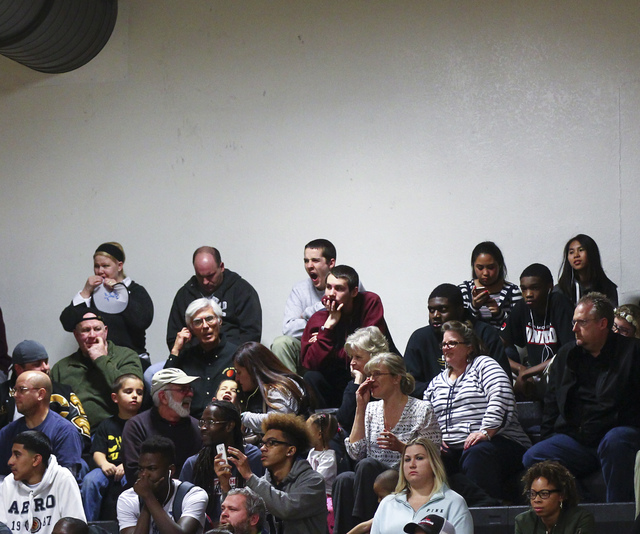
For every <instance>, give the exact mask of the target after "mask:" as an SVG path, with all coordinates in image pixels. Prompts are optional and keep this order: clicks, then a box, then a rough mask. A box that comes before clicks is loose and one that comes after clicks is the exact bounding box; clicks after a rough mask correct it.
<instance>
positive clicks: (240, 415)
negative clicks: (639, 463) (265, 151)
mask: <svg viewBox="0 0 640 534" xmlns="http://www.w3.org/2000/svg"><path fill="white" fill-rule="evenodd" d="M93 260H94V266H93V274H92V275H91V276H89V277H88V278H87V280H86V282H85V284H84V286H83V287H82V289H81V290H80V291H79V292H78V294H76V295H75V296H74V297H73V299H72V301H71V303H70V304H69V305H68V306H67V307H66V308H64V310H63V312H62V314H61V315H60V321H61V323H62V326H63V328H64V329H65V330H67V331H69V332H71V333H73V336H74V337H75V340H76V342H77V344H78V350H77V351H76V352H74V353H73V354H71V355H70V356H68V357H66V358H63V359H61V360H60V361H58V362H57V363H56V364H55V365H54V366H53V367H52V368H51V369H50V368H49V356H48V354H47V352H46V349H45V347H44V346H43V345H42V344H41V343H40V342H38V341H33V340H25V341H23V342H21V343H19V344H18V345H16V346H15V348H14V350H13V353H12V358H10V357H8V351H7V350H6V349H7V348H8V347H6V338H5V337H4V325H0V326H1V328H0V333H2V334H3V335H2V336H0V337H2V339H0V349H2V348H3V347H4V353H5V355H4V356H3V355H2V354H0V370H1V371H3V372H4V373H6V375H7V376H6V381H4V382H3V383H1V384H0V474H2V475H4V476H5V477H6V478H4V481H3V483H2V486H0V503H2V509H0V522H2V523H4V524H6V525H7V526H8V527H9V529H10V530H11V531H14V532H16V531H22V530H25V531H32V532H42V533H43V534H49V533H50V532H61V531H76V530H77V532H84V531H83V530H82V525H85V522H93V521H97V520H114V521H117V522H118V524H119V530H120V532H123V533H124V534H143V533H144V534H146V533H150V534H151V533H158V532H159V533H162V534H169V533H172V534H173V533H178V532H180V533H182V534H200V533H203V532H206V531H209V532H236V533H250V534H257V533H260V532H262V533H267V532H270V533H272V534H277V533H284V534H290V533H291V534H293V533H300V532H310V533H318V534H326V533H327V532H335V533H336V534H358V533H363V534H364V533H367V532H375V533H381V534H386V533H389V534H391V533H392V532H393V533H396V532H399V531H402V530H403V529H404V531H406V532H458V534H471V533H472V532H473V521H472V518H471V515H470V513H469V510H468V507H469V506H476V505H486V504H500V503H504V502H521V501H522V500H523V499H522V496H521V495H519V493H520V492H519V491H518V490H517V489H516V490H515V491H514V488H517V487H518V482H519V479H522V480H521V484H522V486H524V496H525V497H526V498H525V499H524V501H526V502H529V503H530V504H531V511H530V512H527V513H526V514H522V515H521V516H519V517H518V518H517V520H516V528H517V532H522V533H523V534H524V533H530V532H536V531H537V529H540V528H543V529H544V531H550V530H552V529H555V530H554V532H564V531H567V532H568V531H569V529H573V530H571V531H574V530H575V528H578V529H581V531H582V532H592V531H593V528H594V527H593V517H590V516H589V515H588V514H586V513H583V512H582V511H581V510H580V509H579V508H577V507H576V504H577V501H578V496H579V491H578V490H577V489H576V484H575V479H576V478H577V479H580V478H581V477H584V476H586V475H590V474H592V473H594V472H598V471H599V472H601V474H602V479H603V483H604V487H605V488H606V500H607V502H625V501H632V500H633V499H634V493H633V472H634V465H635V463H636V454H637V453H638V450H639V449H640V410H638V406H640V340H639V338H640V307H638V306H636V305H635V304H625V305H623V306H619V307H616V306H617V304H618V295H617V287H616V285H615V284H614V283H613V282H612V281H611V280H610V279H609V278H608V277H607V276H606V274H605V272H604V269H603V267H602V264H601V260H600V253H599V250H598V246H597V245H596V243H595V242H594V241H593V239H591V238H590V237H589V236H586V235H584V234H579V235H577V236H575V237H573V238H571V239H570V240H569V241H568V242H567V244H566V247H565V250H564V254H563V262H562V267H561V269H560V275H559V278H558V284H557V285H554V280H553V275H552V274H551V271H550V270H549V269H548V268H547V267H546V266H544V265H541V264H539V263H533V264H531V265H529V266H528V267H527V268H526V269H524V271H523V272H522V274H521V276H520V278H519V281H518V282H519V283H514V282H509V281H508V280H507V268H506V264H505V260H504V257H503V255H502V252H501V251H500V249H499V247H498V246H497V245H496V244H495V243H492V242H483V243H480V244H479V245H478V246H477V247H475V249H474V250H473V251H472V254H471V273H472V276H471V278H470V279H469V280H467V281H464V282H462V283H461V284H459V285H455V284H451V283H444V284H440V285H438V286H437V287H435V288H434V289H433V291H432V292H431V294H430V295H429V297H428V301H427V307H428V324H427V325H426V326H424V327H422V328H420V329H418V330H416V332H414V333H413V335H412V336H411V338H410V339H409V342H408V344H407V347H406V351H405V353H404V356H403V355H402V354H401V352H400V351H399V350H398V348H397V347H396V346H395V344H394V342H393V338H392V336H391V333H390V331H389V327H388V324H387V321H386V320H385V313H384V307H383V304H382V300H381V298H380V297H379V296H378V295H377V294H376V293H373V292H371V291H365V290H364V288H363V286H362V283H361V281H360V278H359V276H358V273H357V271H356V270H355V269H354V268H353V267H350V266H347V265H339V264H337V254H336V250H335V247H334V246H333V245H332V244H331V243H330V242H329V241H327V240H325V239H317V240H314V241H311V242H309V243H308V244H307V245H306V246H305V248H304V266H305V270H306V272H307V275H308V276H307V278H306V279H305V280H304V281H302V282H300V283H298V284H296V285H295V286H294V287H293V290H292V292H291V295H290V296H289V299H288V301H287V304H286V308H285V314H284V320H283V335H282V336H279V337H278V338H276V340H274V342H273V344H272V345H271V346H270V347H268V346H266V345H264V344H261V343H260V341H261V337H262V308H261V305H260V300H259V297H258V294H257V292H256V291H255V290H254V289H253V287H252V286H251V285H250V284H249V283H248V282H247V281H246V280H244V279H243V278H242V277H241V276H240V275H238V274H237V273H235V272H232V271H230V270H228V269H226V268H225V266H224V263H223V262H222V259H221V255H220V253H219V251H218V250H217V249H215V248H213V247H208V246H205V247H200V248H198V249H197V250H196V251H195V252H194V254H193V267H194V275H193V276H192V277H191V278H190V279H189V280H188V282H187V283H186V284H185V285H184V286H183V287H181V288H180V289H179V290H178V291H177V293H176V296H175V299H174V301H173V306H172V309H171V313H170V316H169V318H168V322H167V336H166V337H167V345H168V348H169V353H168V355H167V357H166V359H164V360H162V361H159V362H156V363H154V364H152V363H151V360H150V358H149V355H148V353H147V352H146V329H147V328H148V327H149V325H150V324H151V322H152V320H153V302H152V300H151V297H150V296H149V294H148V293H147V291H146V290H145V289H144V287H143V286H141V285H140V284H138V283H136V282H134V281H133V280H131V279H130V278H129V277H128V276H126V275H125V273H124V262H125V253H124V249H123V247H122V246H121V245H120V244H119V243H117V242H109V243H103V244H101V245H100V246H99V247H98V248H97V249H96V251H95V253H94V256H93ZM0 317H1V316H0ZM9 365H10V366H9ZM519 401H526V402H537V403H540V404H541V405H542V406H543V416H542V419H541V421H540V429H539V434H536V433H535V432H532V431H531V429H528V428H523V427H522V425H521V423H520V420H519V417H518V409H517V403H518V402H519ZM532 438H534V439H533V440H532ZM525 470H526V472H525ZM390 480H391V481H392V482H389V481H390ZM394 486H395V487H394ZM574 527H575V528H574ZM0 528H2V526H1V525H0ZM436 529H439V530H436Z"/></svg>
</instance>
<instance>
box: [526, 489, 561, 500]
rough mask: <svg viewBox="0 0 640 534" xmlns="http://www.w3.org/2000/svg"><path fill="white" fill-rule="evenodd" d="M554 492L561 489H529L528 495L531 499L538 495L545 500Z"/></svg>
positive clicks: (558, 491)
mask: <svg viewBox="0 0 640 534" xmlns="http://www.w3.org/2000/svg"><path fill="white" fill-rule="evenodd" d="M552 493H560V490H559V489H552V490H540V491H535V490H529V491H527V493H526V495H527V498H528V499H529V500H530V501H532V500H533V499H535V498H536V497H540V498H541V499H542V500H543V501H544V500H546V499H548V498H549V497H551V494H552Z"/></svg>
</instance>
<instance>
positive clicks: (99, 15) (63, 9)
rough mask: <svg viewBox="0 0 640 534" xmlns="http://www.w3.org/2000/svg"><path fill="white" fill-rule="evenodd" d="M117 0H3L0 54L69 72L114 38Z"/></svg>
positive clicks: (45, 68) (39, 68)
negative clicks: (112, 34)
mask: <svg viewBox="0 0 640 534" xmlns="http://www.w3.org/2000/svg"><path fill="white" fill-rule="evenodd" d="M117 15H118V0H0V54H2V55H3V56H6V57H8V58H9V59H13V60H14V61H17V62H18V63H22V64H23V65H25V66H27V67H29V68H32V69H34V70H37V71H40V72H46V73H61V72H69V71H71V70H74V69H77V68H79V67H82V66H83V65H86V64H87V63H88V62H89V61H91V60H92V59H93V58H94V57H96V55H98V53H99V52H100V50H102V48H103V47H104V45H105V44H107V41H108V40H109V37H111V33H112V32H113V28H114V26H115V24H116V18H117Z"/></svg>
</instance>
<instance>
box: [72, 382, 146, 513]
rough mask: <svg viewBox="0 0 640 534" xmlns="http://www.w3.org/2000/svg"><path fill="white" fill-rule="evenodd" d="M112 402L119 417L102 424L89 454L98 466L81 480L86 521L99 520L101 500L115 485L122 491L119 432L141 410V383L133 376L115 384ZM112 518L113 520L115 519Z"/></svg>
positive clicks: (122, 472)
mask: <svg viewBox="0 0 640 534" xmlns="http://www.w3.org/2000/svg"><path fill="white" fill-rule="evenodd" d="M111 391H112V393H111V400H113V402H115V403H116V404H117V405H118V415H113V416H111V417H109V418H107V419H105V420H104V421H102V422H101V423H100V424H99V425H98V428H97V429H96V432H95V434H94V436H93V441H92V443H91V453H92V454H93V461H94V462H95V463H96V465H97V466H98V467H97V468H96V469H94V470H93V471H91V472H90V473H89V474H88V475H87V476H86V477H85V478H84V480H83V481H82V488H81V494H82V504H83V506H84V511H85V514H86V516H87V521H98V520H99V519H102V518H101V517H100V507H101V505H102V498H103V496H104V494H105V493H106V492H107V490H108V489H109V488H110V487H111V486H113V485H114V484H118V485H120V486H121V487H122V488H124V485H125V483H126V480H125V478H124V464H123V463H122V430H123V429H124V425H125V423H126V422H127V420H129V419H131V418H132V417H133V416H134V415H136V414H137V413H138V411H140V406H141V404H142V397H143V394H144V384H143V382H142V380H140V379H139V378H138V377H137V376H136V375H134V374H125V375H122V376H120V377H118V379H117V380H116V381H115V382H114V384H113V386H112V388H111ZM114 519H115V517H114Z"/></svg>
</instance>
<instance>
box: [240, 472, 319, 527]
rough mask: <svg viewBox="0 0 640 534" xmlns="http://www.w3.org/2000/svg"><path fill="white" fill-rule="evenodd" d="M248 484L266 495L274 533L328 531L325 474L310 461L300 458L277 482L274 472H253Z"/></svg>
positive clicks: (262, 495)
mask: <svg viewBox="0 0 640 534" xmlns="http://www.w3.org/2000/svg"><path fill="white" fill-rule="evenodd" d="M247 487H249V488H251V489H252V490H253V491H255V492H256V493H257V494H258V495H260V497H262V498H263V499H264V502H265V504H266V505H267V512H269V514H270V515H272V516H273V518H271V517H270V518H269V520H270V522H271V520H272V519H273V520H274V523H275V526H276V528H275V529H273V528H272V529H271V534H300V533H302V532H304V533H305V534H327V533H328V528H327V495H326V493H325V487H324V478H322V475H321V474H320V473H317V472H316V471H314V470H313V469H312V468H311V466H310V465H309V462H307V461H306V460H304V459H297V460H296V461H295V462H294V463H293V466H292V467H291V471H289V474H288V475H287V476H286V477H285V479H284V480H283V481H282V483H281V484H279V485H278V486H274V485H273V481H272V479H271V473H269V472H268V471H267V473H266V474H265V475H264V476H263V477H262V478H258V477H257V476H256V475H251V478H250V479H249V480H247Z"/></svg>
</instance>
